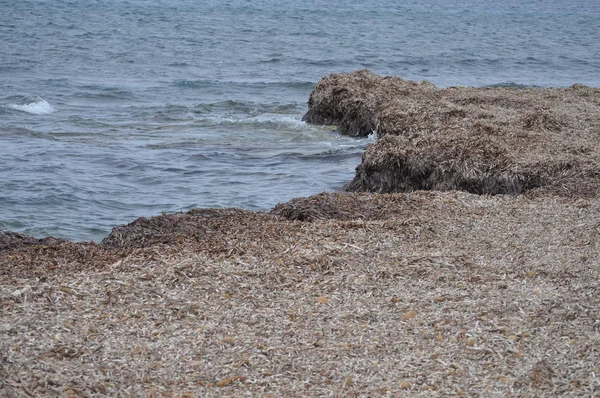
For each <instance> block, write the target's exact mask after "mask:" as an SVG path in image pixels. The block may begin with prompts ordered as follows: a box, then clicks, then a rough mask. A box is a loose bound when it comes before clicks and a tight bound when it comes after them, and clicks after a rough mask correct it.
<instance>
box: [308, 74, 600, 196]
mask: <svg viewBox="0 0 600 398" xmlns="http://www.w3.org/2000/svg"><path fill="white" fill-rule="evenodd" d="M309 107H310V109H309V111H308V113H307V114H306V115H305V120H307V121H309V122H311V123H319V124H334V125H337V126H339V129H340V131H341V132H342V133H349V134H352V135H367V134H370V133H371V132H373V131H374V132H376V133H377V136H378V137H379V138H380V139H379V140H378V142H376V143H374V144H372V145H370V146H369V148H368V149H367V151H366V152H365V154H364V156H363V161H362V163H361V165H360V166H359V167H358V168H357V173H356V177H355V178H354V180H353V181H352V182H351V183H350V184H349V185H348V187H347V189H348V190H350V191H369V192H380V193H382V192H409V191H413V190H419V189H425V190H464V191H468V192H472V193H477V194H502V193H507V194H518V193H523V192H527V191H531V190H535V191H536V192H538V193H539V194H558V195H564V196H568V195H577V196H595V195H597V194H598V192H599V191H600V184H599V181H600V89H596V88H590V87H585V86H581V85H575V86H573V87H570V88H566V89H518V88H471V87H451V88H447V89H439V88H436V87H434V86H432V85H431V84H425V83H415V82H408V81H405V80H402V79H400V78H396V77H381V76H378V75H375V74H373V73H371V72H368V71H358V72H354V73H350V74H334V75H330V76H327V77H325V78H323V79H322V80H321V82H319V84H318V85H317V87H316V88H315V90H314V91H313V93H312V94H311V98H310V101H309Z"/></svg>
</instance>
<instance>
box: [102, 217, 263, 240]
mask: <svg viewBox="0 0 600 398" xmlns="http://www.w3.org/2000/svg"><path fill="white" fill-rule="evenodd" d="M266 217H268V216H267V215H265V214H264V213H255V212H250V211H245V210H239V209H193V210H190V211H189V212H187V213H176V214H164V215H161V216H157V217H150V218H146V217H140V218H138V219H137V220H135V221H133V222H132V223H130V224H127V225H120V226H118V227H115V228H113V230H112V232H111V233H110V235H109V236H107V237H106V238H105V239H104V240H103V241H102V242H101V245H102V246H103V247H105V248H121V249H123V248H127V249H137V248H144V247H152V246H156V245H180V244H190V243H193V244H203V245H209V246H211V247H212V248H216V247H217V246H226V244H227V242H226V240H224V239H223V236H224V235H225V234H230V235H232V236H231V239H233V238H234V236H236V235H240V234H242V230H245V229H247V227H248V225H253V224H260V221H261V219H264V218H266Z"/></svg>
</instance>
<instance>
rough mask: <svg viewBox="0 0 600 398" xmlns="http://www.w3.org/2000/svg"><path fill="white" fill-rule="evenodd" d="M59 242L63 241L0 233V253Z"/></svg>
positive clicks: (7, 232) (15, 233)
mask: <svg viewBox="0 0 600 398" xmlns="http://www.w3.org/2000/svg"><path fill="white" fill-rule="evenodd" d="M61 242H64V240H63V239H56V238H53V237H47V238H42V239H36V238H34V237H32V236H29V235H25V234H20V233H18V232H11V231H0V253H1V252H3V251H8V250H18V249H20V248H23V247H28V246H38V245H45V246H50V245H55V244H58V243H61Z"/></svg>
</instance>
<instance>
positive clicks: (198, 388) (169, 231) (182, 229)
mask: <svg viewBox="0 0 600 398" xmlns="http://www.w3.org/2000/svg"><path fill="white" fill-rule="evenodd" d="M357 77H358V80H360V82H359V83H360V84H358V85H357V82H356V81H355V78H357ZM336 79H337V80H336ZM397 79H398V78H382V77H379V76H376V75H372V74H370V73H368V72H365V71H359V72H355V73H354V74H341V75H332V76H328V77H325V78H324V79H323V80H322V82H324V83H323V84H321V83H319V85H317V88H316V89H315V91H313V94H312V95H311V110H313V111H314V112H313V114H314V113H315V112H325V111H329V110H331V109H334V110H335V111H332V112H331V114H332V115H334V116H336V117H337V118H338V119H335V120H333V119H328V120H322V122H325V121H326V122H327V123H329V124H338V126H339V123H342V122H343V118H344V117H346V115H353V117H354V119H353V120H355V125H357V126H363V127H361V129H362V128H364V126H367V127H369V126H372V127H375V130H376V131H377V134H378V135H379V140H378V141H377V142H376V143H374V144H371V145H370V146H369V148H367V150H366V152H365V155H363V164H361V166H359V169H358V174H357V175H358V177H357V178H359V179H360V181H361V182H360V184H359V185H356V184H354V185H351V188H352V189H353V190H356V191H359V192H347V193H341V192H338V193H321V194H318V195H313V196H310V197H308V198H297V199H293V200H291V201H288V202H286V203H281V204H279V205H277V206H276V207H275V208H273V209H272V210H271V211H270V212H269V213H267V212H254V211H246V210H240V209H196V210H192V211H190V212H187V213H176V214H169V215H162V216H157V217H151V218H139V219H137V220H136V221H134V222H132V223H130V224H127V225H122V226H119V227H115V228H114V229H113V231H112V233H111V234H110V235H109V236H108V237H107V238H106V239H105V240H103V241H102V242H101V243H99V244H96V243H90V242H87V243H85V242H84V243H74V242H69V241H63V240H52V239H46V240H39V241H38V240H35V239H34V238H28V237H25V236H16V235H13V236H12V237H13V238H14V242H13V244H14V245H15V246H14V247H13V248H12V249H10V248H8V249H7V245H6V244H5V243H2V242H3V241H2V237H3V235H2V234H0V304H1V308H2V312H1V316H2V321H3V322H2V323H3V333H2V334H0V336H2V337H0V354H1V355H2V357H3V358H4V360H3V362H2V364H1V366H0V395H2V394H3V393H6V394H7V395H8V396H25V395H27V394H29V395H36V394H37V395H52V394H55V395H72V396H86V394H87V395H99V396H106V395H115V394H118V393H123V394H133V395H146V394H155V395H156V396H158V395H159V394H166V395H170V396H199V395H211V396H212V395H219V396H221V395H222V396H239V395H243V394H251V395H261V396H266V395H268V394H271V395H274V396H290V395H293V396H299V395H309V396H325V395H343V396H379V395H392V396H431V395H439V396H446V395H459V396H464V395H466V396H473V395H509V394H515V395H538V396H539V395H568V396H591V395H594V394H597V393H598V392H599V391H600V379H599V378H598V374H600V368H599V367H598V361H597V349H596V348H595V347H598V346H600V334H599V333H598V331H599V330H600V329H599V328H600V324H599V322H600V285H599V282H598V281H600V199H599V196H598V192H599V191H598V185H599V184H598V182H599V181H600V180H599V179H598V177H599V174H597V173H598V170H599V167H600V166H599V165H598V164H599V163H600V157H599V154H600V144H599V141H598V140H597V139H594V140H592V139H591V137H595V138H598V137H600V130H598V126H599V124H600V95H599V94H598V93H599V92H600V89H590V90H591V91H589V90H587V88H586V89H582V88H575V89H573V90H572V91H577V92H581V93H587V94H590V93H591V94H590V95H589V96H587V97H586V96H583V95H582V98H584V99H583V100H582V101H583V102H585V104H587V105H577V106H580V108H581V115H582V116H583V117H580V118H577V117H576V115H571V118H570V119H564V120H563V118H557V117H556V116H555V114H554V113H552V111H551V109H550V108H549V109H545V110H544V109H542V110H543V112H545V113H543V114H544V115H549V116H548V117H549V118H546V117H540V118H538V119H535V120H533V119H532V120H533V121H532V124H531V126H530V127H524V126H523V125H519V126H521V127H519V128H518V129H515V128H514V127H511V126H514V125H515V124H514V123H512V124H511V123H508V119H506V118H510V119H511V120H517V121H520V122H522V123H525V119H523V118H522V117H521V116H519V115H520V114H518V113H516V112H517V111H513V110H512V109H513V106H514V103H511V101H512V100H514V98H512V97H511V96H510V92H508V94H507V92H504V91H500V92H501V93H504V94H503V96H501V97H497V95H496V94H494V93H497V92H498V91H494V90H496V89H492V90H491V91H490V90H488V89H482V90H480V92H482V93H485V95H483V97H485V98H486V99H488V100H489V101H498V98H501V99H502V101H504V102H505V103H506V104H505V105H506V107H507V108H506V109H509V110H510V111H502V110H499V109H496V108H502V106H500V105H501V104H500V103H498V102H488V103H487V105H486V106H488V107H491V108H489V109H487V110H485V109H484V110H483V111H481V112H483V114H484V116H486V117H487V119H486V118H483V119H482V118H479V117H477V118H476V119H477V120H475V119H474V117H473V116H471V115H472V114H473V112H477V111H476V110H473V109H471V108H469V107H470V106H472V104H467V105H465V106H466V109H467V110H465V109H462V108H459V106H458V105H456V104H455V103H450V102H451V101H450V100H448V99H444V97H443V96H441V95H440V94H439V90H440V89H437V88H435V87H432V86H431V85H428V84H423V83H413V82H405V81H401V79H400V80H397ZM331 80H334V81H336V83H335V84H333V85H331V84H330V83H331ZM341 80H345V82H344V84H345V85H343V84H342V85H340V84H338V83H339V81H341ZM323 87H328V88H330V87H334V88H335V89H333V90H330V91H328V94H327V93H326V95H323V92H324V91H327V90H324V91H321V89H322V88H323ZM357 87H358V88H357ZM406 87H409V88H410V87H412V91H411V89H407V88H406ZM397 89H400V90H404V91H403V92H406V93H407V94H405V96H406V97H402V98H401V99H400V100H402V101H405V103H406V104H405V105H406V106H407V107H408V108H406V109H411V108H410V107H411V106H412V107H413V108H412V109H418V110H420V112H423V113H424V114H426V115H428V116H427V117H426V118H423V119H422V120H421V119H419V120H416V119H415V120H413V119H411V118H414V117H416V116H415V115H418V114H420V113H418V112H417V113H406V112H404V113H403V112H402V109H404V108H402V109H400V108H399V105H398V103H397V102H395V101H399V99H398V98H397V93H398V92H397V91H395V90H397ZM422 89H423V90H425V91H426V93H425V94H423V92H422ZM382 90H383V94H384V95H382ZM444 90H452V89H444ZM444 90H442V91H444ZM469 90H470V89H469ZM473 90H475V91H474V92H477V89H473ZM502 90H508V89H502ZM561 90H562V89H561ZM568 90H571V89H565V90H563V91H565V92H567V91H568ZM455 91H456V90H455ZM459 91H460V90H459ZM509 91H510V90H509ZM543 91H544V95H551V94H552V93H553V91H552V90H547V89H544V90H543ZM411 93H412V94H411ZM330 94H335V95H342V96H343V97H344V98H342V99H340V98H337V97H336V98H334V97H335V95H334V96H333V97H332V96H331V95H330ZM413 94H414V96H411V95H413ZM454 94H456V93H454ZM525 94H526V93H525ZM571 94H572V93H571ZM571 94H569V93H568V95H567V99H568V100H569V101H572V100H573V98H574V97H572V96H570V95H571ZM468 95H469V96H470V98H479V97H477V96H476V94H473V92H471V91H469V92H468ZM473 95H475V97H473ZM495 95H496V96H495ZM527 95H529V94H526V95H524V97H523V98H520V101H521V104H523V103H527V101H529V99H528V98H529V97H527ZM532 95H533V94H532ZM319 96H320V99H321V100H323V101H321V102H319V101H315V98H316V97H319ZM423 96H425V97H426V99H425V100H423ZM459 97H460V96H459ZM440 98H442V99H440ZM461 98H462V97H461ZM490 98H491V99H490ZM388 100H391V101H392V103H390V102H388ZM421 101H423V102H421ZM439 101H442V102H444V101H450V102H448V103H446V102H444V103H442V104H441V105H440V102H439ZM556 101H558V99H556ZM317 102H319V103H320V104H321V105H318V106H322V105H323V104H324V105H327V106H328V107H325V108H320V110H318V109H317V108H315V106H317V105H315V104H316V103H317ZM409 103H410V104H412V105H410V104H409ZM544 103H545V102H544ZM494 104H495V105H494ZM480 105H481V104H480ZM484 105H485V104H484ZM573 106H575V105H573V103H572V102H571V103H569V105H568V107H573ZM494 107H495V108H494ZM449 108H452V109H453V110H454V111H453V112H451V115H450V116H443V117H442V116H440V115H446V114H447V112H448V109H449ZM452 109H451V110H452ZM478 109H482V108H478ZM569 109H571V108H569ZM438 110H439V112H438ZM461 110H462V112H460V111H461ZM523 110H524V112H525V114H527V113H528V112H529V113H531V111H530V110H529V108H527V107H526V106H524V105H523ZM505 113H506V114H508V116H506V114H505ZM309 114H310V110H309ZM365 115H366V117H365ZM490 116H491V117H490ZM339 117H341V118H342V119H339ZM307 118H308V116H307ZM359 119H360V120H359ZM484 119H485V120H487V122H486V123H487V124H486V125H487V126H489V127H490V130H486V129H483V130H482V132H481V133H480V134H476V135H475V136H471V135H468V134H466V132H465V131H466V127H465V126H472V125H473V124H474V123H477V122H478V121H481V120H484ZM496 119H497V120H496ZM340 120H342V121H340ZM574 120H579V121H578V122H577V123H578V124H573V123H575V122H574ZM309 121H311V120H309ZM312 121H313V122H314V121H315V120H314V119H312ZM408 121H410V123H408ZM551 121H558V122H559V125H558V127H556V126H555V124H554V123H551ZM496 122H498V123H496ZM369 123H373V124H372V125H370V124H369ZM403 123H404V124H403ZM406 123H408V124H406ZM505 123H508V124H505ZM402 125H406V126H409V127H410V126H413V127H414V128H415V130H410V128H409V129H408V130H406V129H404V130H403V129H401V128H398V126H402ZM385 126H388V127H387V129H383V127H385ZM389 126H392V127H393V126H396V127H394V128H391V127H389ZM552 126H555V127H552ZM340 129H341V130H343V127H340ZM409 130H410V131H409ZM516 130H518V131H516ZM575 130H577V131H576V132H575V133H573V131H575ZM349 131H350V130H349ZM495 135H496V136H495ZM565 135H566V136H568V137H570V138H571V139H570V140H569V141H568V142H567V143H562V144H561V143H560V140H559V139H558V138H560V137H563V138H564V137H565ZM490 137H491V138H490ZM498 137H501V138H502V139H500V138H498ZM508 139H514V140H515V141H508ZM449 142H454V144H455V145H454V146H450V145H448V143H449ZM489 142H492V143H494V145H495V147H494V148H495V149H496V151H489V148H490V147H489V145H487V144H486V143H489ZM516 142H519V143H520V144H521V147H519V148H517V147H516V145H515V143H516ZM586 143H587V144H586ZM584 144H585V145H584ZM478 145H479V146H478ZM584 146H585V147H586V148H587V149H585V148H583V147H584ZM456 148H461V149H463V150H462V151H456V150H450V149H456ZM507 148H508V149H511V150H510V151H507ZM574 148H575V149H577V148H579V149H578V150H577V151H575V150H574ZM581 148H583V149H584V150H581ZM549 149H551V150H550V151H549ZM429 153H432V155H429ZM528 154H529V155H528ZM539 154H544V156H540V155H539ZM419 159H425V160H426V161H424V162H422V163H418V162H417V161H418V160H419ZM473 159H475V161H474V160H473ZM500 160H502V161H500ZM565 160H568V161H569V162H568V164H569V167H565V165H566V163H565ZM420 164H425V165H426V166H427V167H423V168H421V169H419V168H418V167H417V166H418V165H420ZM398 165H404V166H402V167H399V166H398ZM436 165H443V168H442V167H439V168H436V167H437V166H436ZM548 165H550V166H552V167H548ZM556 165H561V167H554V166H556ZM474 170H475V171H474ZM525 171H527V172H529V173H533V174H532V175H535V173H536V172H537V173H538V174H537V175H536V176H537V177H536V178H538V177H539V178H540V179H539V181H538V182H541V183H540V184H537V185H535V186H529V187H528V186H527V184H523V185H522V187H528V188H527V189H522V190H520V192H517V191H519V190H515V191H514V192H510V193H511V194H496V195H490V194H489V193H493V192H485V189H484V190H483V192H468V191H469V189H467V188H470V187H472V186H474V185H467V186H463V189H462V190H456V188H460V187H461V185H460V184H461V181H463V182H464V181H465V178H467V177H469V178H472V182H474V183H475V182H477V181H484V180H485V178H488V180H486V181H488V182H489V183H486V184H483V185H479V187H483V188H485V187H491V188H494V189H499V187H500V188H501V189H507V188H511V187H512V188H514V187H516V185H515V184H514V181H515V180H511V179H510V178H517V177H519V176H520V175H521V174H519V173H523V174H522V175H525V174H526V173H525ZM482 173H483V174H482ZM503 173H505V174H503ZM506 173H508V174H506ZM510 173H512V174H510ZM502 176H505V177H506V179H505V180H501V179H500V177H502ZM509 177H510V178H509ZM519 178H520V177H519ZM499 181H500V182H501V181H504V182H505V183H504V185H503V184H500V183H499ZM516 181H521V180H519V179H518V178H517V180H516ZM508 182H511V183H510V184H509V183H508ZM415 184H422V185H424V186H423V187H421V189H417V190H415V189H414V188H415ZM427 184H431V186H429V187H428V189H426V190H423V188H427V186H426V185H427ZM436 184H437V185H436ZM448 184H450V185H448ZM452 184H457V186H453V185H452ZM475 185H476V184H475ZM357 187H358V188H357ZM374 187H376V188H377V189H373V188H374ZM444 187H445V188H447V189H443V188H444ZM364 191H376V192H384V193H376V192H364ZM465 191H467V192H465ZM479 193H482V194H479ZM517 193H518V194H517ZM7 236H8V234H4V237H5V238H6V237H7ZM7 241H8V239H7ZM15 242H16V243H15ZM9 243H10V242H9ZM19 244H21V245H22V246H21V247H17V246H18V245H19ZM3 245H4V246H3ZM186 394H187V395H186Z"/></svg>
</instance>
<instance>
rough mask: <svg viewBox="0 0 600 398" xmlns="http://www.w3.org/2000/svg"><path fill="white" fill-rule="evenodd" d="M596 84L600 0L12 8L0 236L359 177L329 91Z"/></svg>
mask: <svg viewBox="0 0 600 398" xmlns="http://www.w3.org/2000/svg"><path fill="white" fill-rule="evenodd" d="M362 68H368V69H371V70H373V71H374V72H376V73H380V74H388V75H397V76H401V77H403V78H406V79H414V80H429V81H431V82H433V83H434V84H436V85H439V86H451V85H472V86H488V85H509V86H541V87H546V86H559V87H561V86H569V85H572V84H574V83H582V84H587V85H591V86H596V87H597V86H599V85H600V1H597V0H589V1H586V0H580V1H577V0H574V1H569V2H564V1H558V0H545V1H541V0H529V1H528V0H519V1H516V0H508V1H503V2H498V1H491V0H488V1H485V0H477V1H476V0H471V1H469V0H462V1H460V0H437V1H435V0H432V1H415V0H413V1H404V2H399V1H388V0H383V1H377V2H365V1H337V0H329V1H324V0H322V1H319V0H303V1H299V0H288V1H274V0H273V1H266V0H256V1H242V0H229V1H226V2H225V1H207V0H162V1H161V0H154V1H151V0H128V1H127V0H97V1H95V0H71V1H66V0H36V1H28V0H20V1H13V0H0V229H9V230H13V231H20V232H25V233H28V234H32V235H34V236H38V237H41V236H47V235H53V236H56V237H62V238H69V239H74V240H100V239H102V238H103V237H104V236H106V235H107V234H108V233H109V232H110V229H111V228H112V227H113V226H115V225H118V224H123V223H128V222H131V221H133V220H134V219H135V218H137V217H140V216H151V215H156V214H160V213H162V212H167V213H169V212H177V211H186V210H189V209H191V208H195V207H241V208H246V209H259V210H268V209H269V208H271V207H272V206H274V205H275V204H276V203H278V202H282V201H286V200H289V199H291V198H293V197H298V196H307V195H311V194H314V193H318V192H322V191H335V190H339V189H341V188H342V187H343V185H344V184H345V183H347V182H349V181H350V180H351V179H352V177H353V174H354V168H355V167H356V166H357V165H358V164H359V163H360V156H361V154H362V152H363V150H364V149H365V147H366V146H367V145H368V143H369V142H370V139H369V138H359V139H357V138H350V137H344V136H340V135H338V134H337V133H336V132H335V131H333V130H332V129H331V128H327V127H319V126H311V125H307V124H305V123H303V122H302V121H301V117H302V114H303V113H304V112H305V111H306V110H307V106H306V102H307V100H308V97H309V95H310V92H311V90H312V89H313V88H314V86H315V84H316V83H317V82H318V81H319V79H320V78H321V77H322V76H324V75H327V74H329V73H334V72H347V71H352V70H356V69H362Z"/></svg>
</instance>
